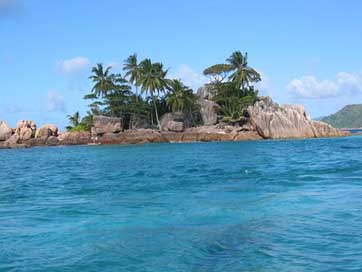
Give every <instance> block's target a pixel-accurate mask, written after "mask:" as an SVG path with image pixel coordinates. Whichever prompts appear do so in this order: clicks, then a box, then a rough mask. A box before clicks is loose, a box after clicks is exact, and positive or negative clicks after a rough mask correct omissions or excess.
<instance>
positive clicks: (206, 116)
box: [196, 84, 219, 126]
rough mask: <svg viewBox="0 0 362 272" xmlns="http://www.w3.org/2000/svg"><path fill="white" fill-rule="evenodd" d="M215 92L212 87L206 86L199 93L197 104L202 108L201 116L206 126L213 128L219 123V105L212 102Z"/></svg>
mask: <svg viewBox="0 0 362 272" xmlns="http://www.w3.org/2000/svg"><path fill="white" fill-rule="evenodd" d="M214 94H215V91H214V90H213V89H212V88H211V86H210V85H207V84H206V85H204V86H202V87H200V88H199V89H198V91H197V97H198V99H197V102H196V103H197V104H198V105H199V107H200V114H201V118H202V121H203V124H204V125H205V126H212V125H215V124H216V123H217V110H218V108H219V106H218V104H216V103H215V102H214V101H212V100H211V99H212V97H213V96H214Z"/></svg>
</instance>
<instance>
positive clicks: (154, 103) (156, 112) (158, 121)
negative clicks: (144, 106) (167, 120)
mask: <svg viewBox="0 0 362 272" xmlns="http://www.w3.org/2000/svg"><path fill="white" fill-rule="evenodd" d="M152 101H153V106H154V107H155V114H156V120H157V126H158V129H159V130H161V124H160V120H158V111H157V106H156V100H155V97H154V96H152Z"/></svg>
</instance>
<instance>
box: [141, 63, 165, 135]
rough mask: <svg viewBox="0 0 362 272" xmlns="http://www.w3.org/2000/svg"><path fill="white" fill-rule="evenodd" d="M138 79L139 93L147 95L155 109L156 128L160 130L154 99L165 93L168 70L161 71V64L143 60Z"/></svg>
mask: <svg viewBox="0 0 362 272" xmlns="http://www.w3.org/2000/svg"><path fill="white" fill-rule="evenodd" d="M139 66H140V79H139V85H140V86H141V92H142V93H146V94H149V95H150V96H151V99H152V103H153V106H154V109H155V115H156V120H157V125H158V128H159V129H161V124H160V121H159V118H158V111H157V105H156V99H157V97H158V96H159V94H160V93H161V92H164V91H165V88H166V86H167V79H166V75H167V72H168V70H163V65H162V63H159V62H156V63H152V62H151V60H150V59H145V60H143V61H142V62H141V63H140V65H139Z"/></svg>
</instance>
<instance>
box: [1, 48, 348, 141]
mask: <svg viewBox="0 0 362 272" xmlns="http://www.w3.org/2000/svg"><path fill="white" fill-rule="evenodd" d="M123 70H124V72H125V74H124V76H123V75H121V74H114V73H111V67H110V66H108V67H106V68H104V67H103V65H102V64H97V66H95V67H93V68H92V75H91V76H90V77H89V79H90V80H91V81H92V82H93V87H92V89H91V92H90V93H89V94H86V95H85V96H84V99H86V100H89V101H90V104H89V110H88V112H87V115H86V116H84V117H83V118H81V117H80V114H79V112H76V113H75V114H73V115H70V116H68V119H69V122H70V124H69V126H68V127H66V131H65V132H59V131H58V128H57V126H56V125H50V124H47V125H43V126H40V127H39V128H38V127H37V125H36V124H35V123H34V122H33V121H31V120H21V121H19V122H18V123H17V125H16V128H14V129H12V128H10V127H9V126H8V125H7V124H6V122H4V121H0V148H1V147H2V148H16V147H31V146H43V145H48V146H54V145H72V144H73V145H74V144H133V143H153V142H193V141H241V140H260V139H293V138H317V137H339V136H347V135H348V133H347V132H343V131H341V130H339V129H336V128H333V127H332V126H331V125H328V124H326V123H324V122H319V121H314V120H311V119H310V118H309V117H308V115H307V114H306V112H305V110H304V108H303V107H302V106H298V105H283V106H279V105H278V104H276V103H274V102H273V101H272V99H271V98H270V97H259V96H258V90H257V89H256V88H255V83H257V82H259V81H261V76H260V74H259V73H258V72H257V71H256V70H255V69H254V68H252V67H251V66H249V64H248V55H247V53H245V54H242V53H241V52H240V51H236V52H233V53H232V54H231V56H230V57H229V58H227V59H226V62H225V63H219V64H215V65H212V66H210V67H208V68H206V69H205V70H204V75H206V76H208V77H209V78H210V82H209V83H207V84H205V85H204V86H202V87H201V88H199V89H198V91H197V92H194V91H193V90H192V89H191V88H190V87H188V86H186V85H185V84H184V83H183V82H182V81H181V80H179V79H170V78H168V77H167V74H168V70H167V69H164V67H163V65H162V63H160V62H152V61H151V60H150V59H144V60H142V61H141V62H138V59H137V55H136V54H133V55H131V56H129V57H128V58H127V59H126V60H125V61H124V66H123Z"/></svg>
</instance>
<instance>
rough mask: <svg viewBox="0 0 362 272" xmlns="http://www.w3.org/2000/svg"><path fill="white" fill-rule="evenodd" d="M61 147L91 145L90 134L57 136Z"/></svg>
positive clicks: (82, 132)
mask: <svg viewBox="0 0 362 272" xmlns="http://www.w3.org/2000/svg"><path fill="white" fill-rule="evenodd" d="M57 139H58V143H59V144H61V145H81V144H88V143H91V142H92V140H91V134H90V132H88V131H79V132H64V133H61V134H60V135H59V136H58V138H57Z"/></svg>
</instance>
